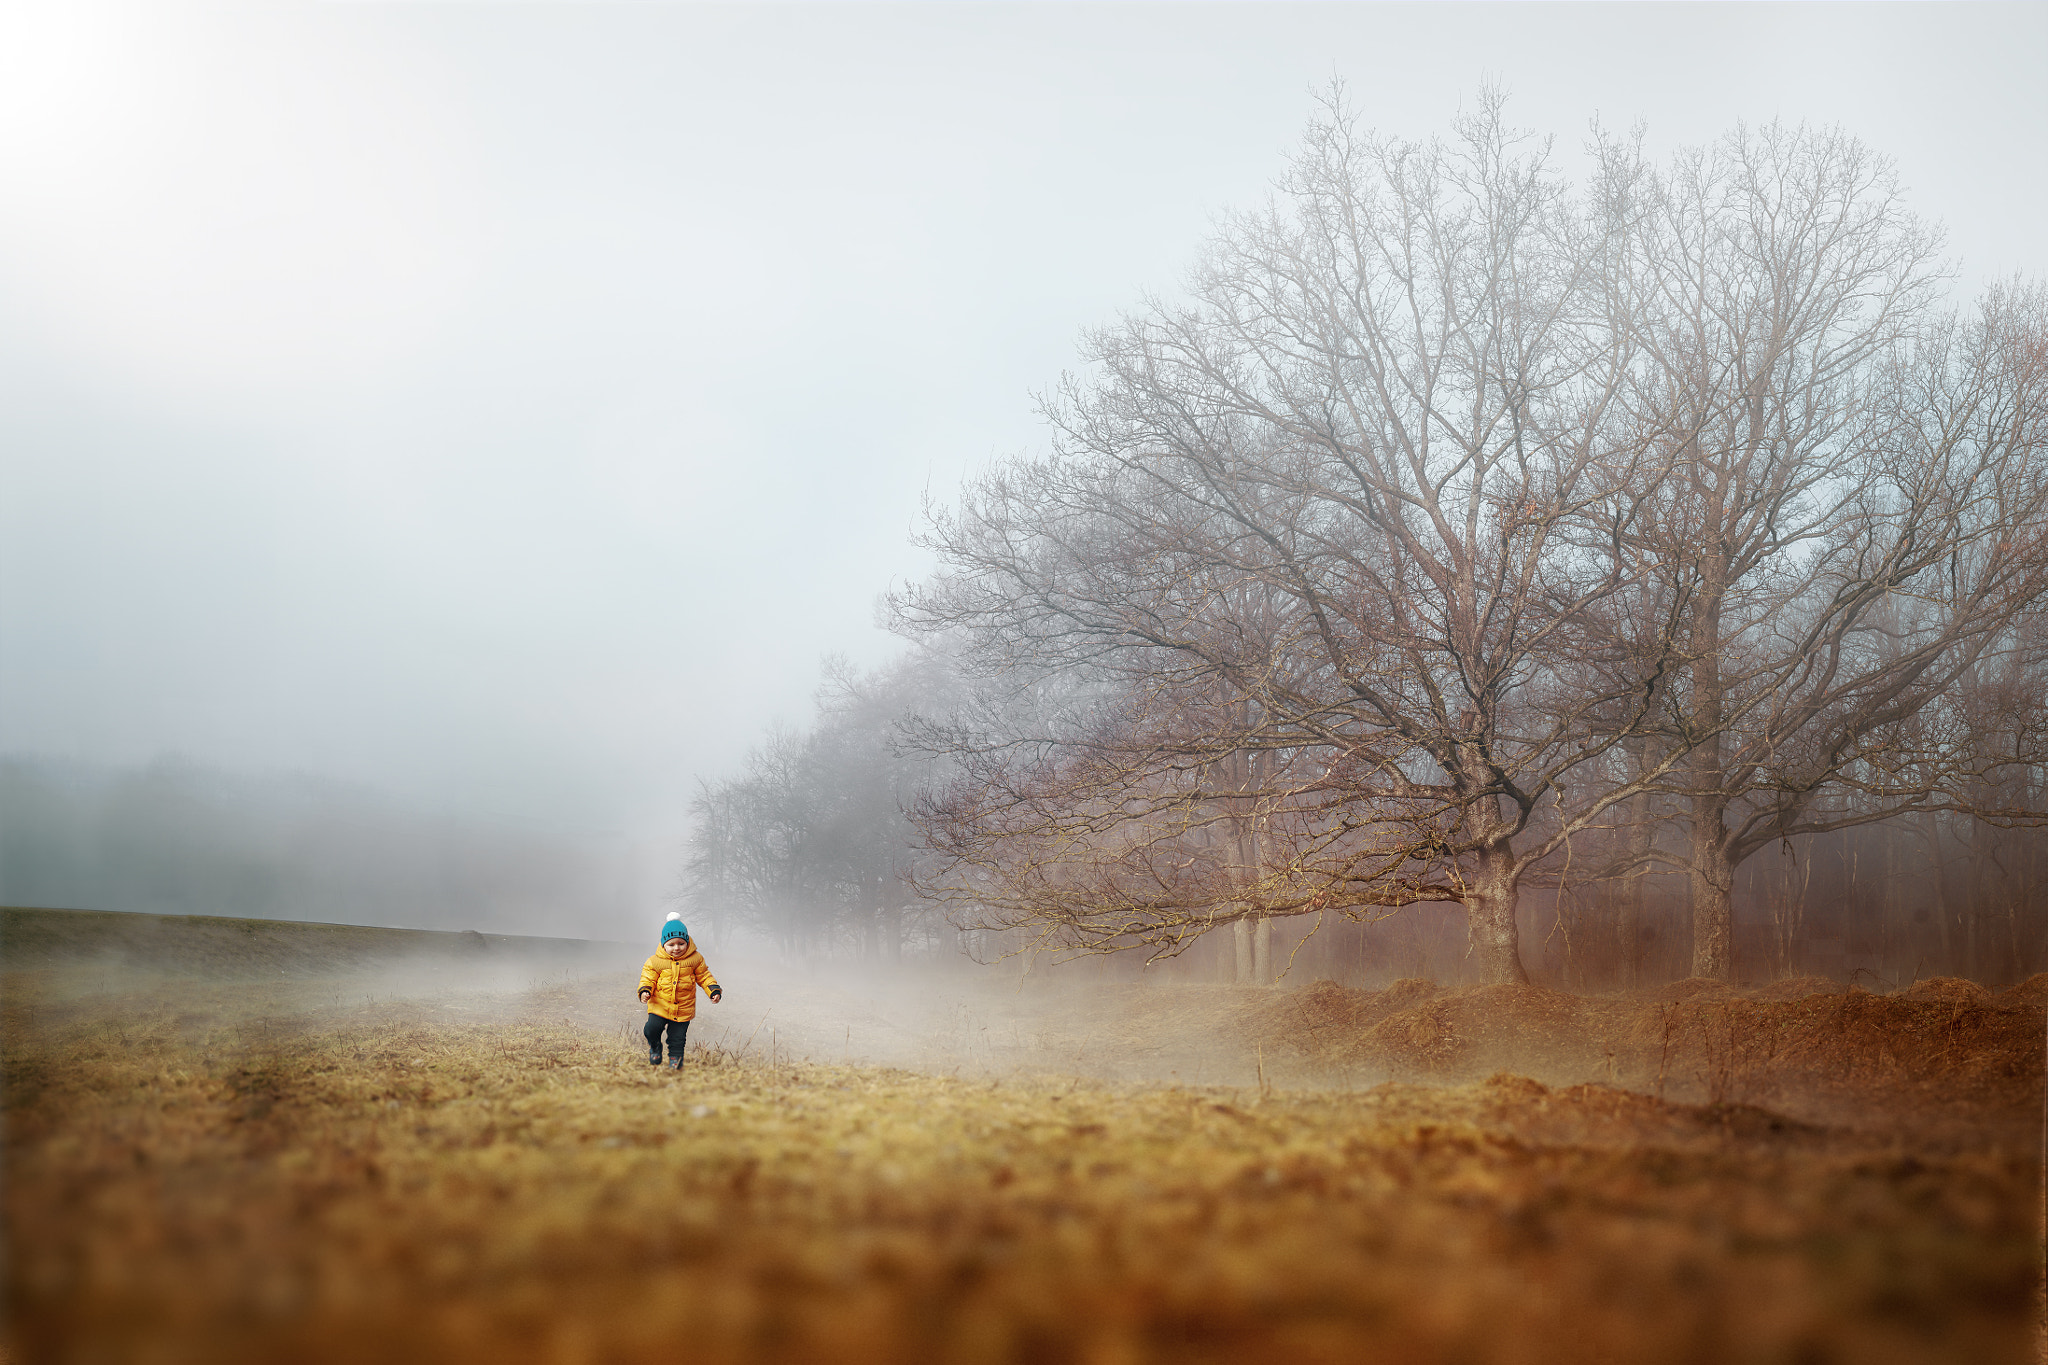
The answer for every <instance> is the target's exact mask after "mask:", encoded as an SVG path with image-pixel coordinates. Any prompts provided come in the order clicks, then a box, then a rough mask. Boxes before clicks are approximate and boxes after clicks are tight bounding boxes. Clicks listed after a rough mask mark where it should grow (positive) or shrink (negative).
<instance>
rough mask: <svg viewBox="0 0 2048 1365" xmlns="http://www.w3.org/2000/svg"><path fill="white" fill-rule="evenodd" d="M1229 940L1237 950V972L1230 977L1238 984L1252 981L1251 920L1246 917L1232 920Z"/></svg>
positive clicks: (1243, 984)
mask: <svg viewBox="0 0 2048 1365" xmlns="http://www.w3.org/2000/svg"><path fill="white" fill-rule="evenodd" d="M1230 942H1231V945H1232V946H1233V947H1234V948H1236V950H1237V973H1236V975H1235V976H1233V977H1231V980H1233V981H1235V982H1236V983H1237V984H1238V985H1240V986H1249V985H1251V983H1252V922H1251V921H1250V920H1248V919H1240V920H1232V921H1231V923H1230Z"/></svg>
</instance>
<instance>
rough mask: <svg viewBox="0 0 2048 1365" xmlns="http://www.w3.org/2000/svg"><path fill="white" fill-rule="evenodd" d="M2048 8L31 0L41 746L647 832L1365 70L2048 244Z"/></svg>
mask: <svg viewBox="0 0 2048 1365" xmlns="http://www.w3.org/2000/svg"><path fill="white" fill-rule="evenodd" d="M2043 70H2048V6H2039V5H2023V6H2011V7H2005V6H1982V7H1979V6H1968V5H1939V6H1929V7H1917V6H1910V5H1884V6H1875V7H1863V6H1857V5H1846V4H1844V5H1819V6H1808V7H1798V6H1795V7H1771V6H1755V5H1714V6H1699V7H1688V6H1648V5H1643V6H1633V5H1613V6H1589V7H1571V6H1567V7H1549V6H1542V5H1533V4H1532V5H1508V6H1497V7H1496V6H1473V7H1464V6H1454V5H1426V6H1387V7H1380V6H1370V5H1361V6H1342V5H1318V6H1309V7H1300V8H1294V7H1288V6H1280V5H1257V6H1233V5H1201V6H1193V7H1182V6H1176V5H1163V4H1143V5H1123V6H1108V5H1087V4H1058V5H1051V4H1046V5H1030V6H1001V5H964V4H963V5H946V6H934V7H922V6H880V7H868V6H860V5H832V6H825V7H810V8H803V7H798V8H783V7H774V6H767V5H740V6H728V7H716V8H698V7H689V6H666V5H654V4H631V5H577V4H554V5H548V4H520V5H494V4H462V5H431V6H430V5H409V4H329V5H298V4H270V5H251V6H209V7H189V6H182V5H176V4H169V3H151V4H148V5H145V6H139V7H134V8H125V9H123V8H102V7H96V6H92V5H89V4H81V3H74V0H47V2H46V3H34V2H33V0H30V2H29V3H21V0H14V3H11V4H6V5H0V480H4V482H0V750H16V751H22V750H26V751H32V752H37V753H43V754H49V755H55V756H64V757H76V758H85V759H93V760H99V761H109V762H120V763H125V762H134V761H144V760H147V759H149V758H151V757H152V756H155V755H157V754H159V753H162V752H166V751H177V752H181V753H184V754H187V755H190V756H193V757H195V758H198V759H201V760H202V761H206V762H211V763H216V764H220V765H223V766H228V767H237V768H255V769H275V768H286V769H299V770H305V771H309V772H316V773H323V774H331V775H335V776H340V777H345V778H351V779H359V780H366V781H370V782H373V783H376V784H378V785H380V786H382V787H385V788H387V789H389V790H391V791H393V792H395V793H398V794H400V795H402V796H404V797H406V798H408V799H410V800H414V801H419V802H424V803H428V804H431V805H433V806H435V807H437V808H441V809H448V810H453V811H459V812H463V813H466V814H474V815H476V816H479V817H483V818H509V819H514V820H520V821H525V822H530V823H533V824H535V825H539V826H545V827H550V828H557V829H562V830H565V831H575V832H587V833H601V834H605V835H609V836H623V837H625V838H628V839H631V840H639V841H642V843H643V844H644V846H645V847H646V848H648V849H649V850H651V852H650V854H649V856H650V857H651V858H652V859H654V860H655V861H656V862H662V861H664V860H666V859H669V858H670V857H671V856H672V851H673V849H674V847H675V845H676V844H677V842H678V841H679V839H680V837H681V834H682V808H683V807H684V805H685V804H686V803H687V800H688V796H689V791H690V787H691V783H692V779H693V777H694V775H696V774H699V773H703V774H707V775H712V774H717V773H720V772H723V771H725V770H727V769H728V768H729V767H730V766H731V765H732V764H733V763H734V762H735V760H736V759H737V758H738V757H739V756H740V755H741V753H742V752H743V751H744V750H745V748H746V747H747V746H748V745H749V744H751V743H753V742H754V741H755V740H756V738H757V737H758V735H759V733H760V731H761V730H762V728H763V727H764V726H766V725H767V724H768V723H769V722H770V721H772V720H774V719H776V718H782V719H785V720H788V721H792V722H799V723H800V722H802V721H803V720H804V719H805V717H806V715H807V713H808V706H809V697H810V694H811V692H812V690H813V689H814V687H815V686H816V683H817V665H818V660H819V657H820V656H821V655H822V654H824V653H825V652H827V651H834V650H837V651H844V652H847V653H850V654H852V655H853V656H854V657H855V658H857V659H861V660H865V661H878V660H880V659H881V658H883V657H885V656H886V655H887V654H888V653H889V652H891V651H892V650H893V648H894V645H893V643H892V642H891V641H890V639H889V638H888V637H887V636H885V635H883V634H881V633H880V632H878V631H877V630H876V629H875V628H874V626H873V614H874V613H873V604H874V599H875V597H876V595H877V594H878V593H879V592H880V591H882V590H883V589H885V588H886V587H888V585H889V584H890V583H891V581H892V580H899V579H902V578H904V577H908V576H915V575H916V574H918V573H919V572H920V571H921V570H922V568H923V567H924V565H923V561H922V559H921V558H920V556H919V554H918V553H917V552H916V551H914V550H913V549H912V548H911V547H910V546H909V545H908V544H907V542H906V538H907V534H908V532H909V530H910V528H911V527H912V525H913V523H914V522H915V521H916V519H917V517H918V508H919V501H920V498H921V496H922V495H923V493H924V491H925V490H926V489H927V488H930V489H931V490H932V491H933V492H934V493H935V494H937V495H940V496H942V497H943V496H945V495H947V494H948V493H949V492H950V490H951V489H952V488H953V487H954V486H956V485H957V483H958V481H959V479H960V477H961V476H962V475H963V474H964V473H965V472H967V471H969V470H970V469H972V468H974V467H975V466H977V465H979V464H981V463H982V462H984V461H987V460H989V459H990V458H992V457H995V456H999V455H1003V454H1008V453H1011V452H1015V451H1019V450H1024V449H1029V448H1032V447H1034V446H1036V445H1038V444H1039V443H1040V441H1041V439H1042V438H1041V434H1040V431H1039V428H1038V426H1037V423H1036V421H1035V419H1034V417H1033V415H1032V399H1031V395H1032V393H1033V392H1034V391H1036V390H1038V389H1041V388H1043V387H1044V386H1045V385H1046V384H1047V383H1048V382H1049V381H1051V380H1053V379H1054V378H1055V377H1056V376H1057V375H1058V373H1059V372H1060V370H1061V369H1062V368H1063V367H1066V366H1069V365H1071V364H1072V363H1073V356H1074V343H1075V340H1076V335H1077V333H1078V331H1079V330H1080V329H1081V328H1083V327H1084V326H1087V325H1091V324H1094V323H1097V322H1100V321H1104V320H1107V319H1108V318H1110V317H1111V316H1112V315H1114V314H1115V313H1116V312H1117V311H1118V310H1120V309H1122V308H1125V307H1127V306H1129V305H1130V304H1131V303H1132V302H1133V301H1134V300H1135V299H1136V297H1137V295H1138V294H1139V293H1140V292H1141V291H1142V290H1144V289H1147V288H1154V289H1164V288H1170V287H1171V285H1172V283H1173V280H1174V278H1175V275H1176V272H1177V271H1178V269H1179V268H1180V267H1181V266H1182V265H1184V264H1185V263H1186V262H1187V261H1188V260H1189V259H1190V257H1191V255H1192V253H1193V251H1194V249H1195V247H1196V245H1197V244H1198V243H1199V241H1200V240H1201V239H1202V237H1203V236H1204V235H1205V234H1206V232H1207V231H1208V230H1209V225H1210V223H1211V222H1212V221H1213V219H1214V217H1215V215H1217V214H1218V213H1220V212H1223V211H1226V210H1228V209H1229V208H1231V207H1233V206H1239V205H1246V204H1250V203H1252V202H1254V201H1256V200H1257V199H1258V198H1259V197H1260V196H1261V195H1262V194H1263V192H1264V189H1265V186H1266V185H1267V183H1268V182H1269V181H1270V179H1271V178H1272V177H1273V176H1274V175H1275V174H1276V173H1277V171H1278V170H1279V167H1280V162H1281V158H1282V156H1283V154H1284V153H1285V151H1286V150H1287V148H1288V147H1289V145H1290V144H1291V143H1292V142H1293V141H1294V139H1295V137H1296V136H1297V134H1298V132H1299V130H1300V128H1301V126H1302V125H1303V123H1304V122H1305V120H1306V119H1307V117H1308V115H1309V113H1310V110H1311V90H1312V88H1313V87H1316V86H1318V85H1320V84H1322V83H1324V82H1326V81H1327V80H1328V79H1329V78H1330V76H1331V75H1332V74H1333V73H1336V74H1341V75H1342V76H1344V77H1345V78H1346V79H1347V80H1348V81H1349V82H1350V85H1351V88H1352V91H1353V94H1354V96H1355V97H1356V100H1357V102H1358V104H1359V107H1360V108H1361V110H1362V112H1363V113H1364V115H1365V117H1366V119H1367V121H1368V122H1371V123H1373V124H1376V125H1378V126H1379V127H1381V128H1383V129H1386V130H1389V131H1397V132H1403V133H1412V134H1427V133H1430V132H1433V131H1437V130H1440V129H1442V128H1443V127H1444V126H1445V124H1446V122H1447V120H1448V119H1449V117H1450V116H1451V115H1452V114H1453V113H1454V111H1455V110H1456V109H1457V107H1458V106H1459V104H1460V102H1461V101H1467V102H1469V100H1470V99H1471V97H1472V95H1473V93H1474V92H1475V90H1476V89H1477V88H1478V86H1479V85H1480V83H1481V82H1482V81H1483V80H1485V79H1488V78H1495V79H1498V80H1500V81H1502V82H1503V83H1504V84H1505V85H1506V86H1507V87H1508V88H1509V89H1510V90H1511V91H1512V92H1513V102H1512V112H1513V114H1514V115H1515V116H1516V118H1517V120H1518V121H1520V122H1522V123H1525V124H1527V125H1529V126H1532V127H1535V128H1538V129H1541V130H1545V131H1551V132H1555V133H1556V134H1557V135H1558V136H1559V139H1560V143H1561V144H1562V145H1564V146H1566V147H1571V146H1576V144H1577V143H1578V141H1579V140H1580V138H1581V136H1582V134H1583V131H1584V129H1585V126H1586V122H1587V120H1588V119H1589V118H1591V117H1593V116H1595V115H1597V116H1599V117H1600V118H1601V119H1602V120H1604V121H1605V122H1606V123H1608V124H1610V125H1613V126H1622V127H1625V126H1627V125H1629V124H1630V123H1632V122H1634V121H1636V120H1638V119H1641V120H1644V121H1646V122H1647V124H1648V128H1649V132H1650V136H1651V140H1652V142H1653V145H1656V146H1659V147H1668V146H1671V145H1675V144H1677V143H1682V142H1694V141H1702V140H1705V139H1708V138H1711V137H1713V136H1715V135H1716V134H1718V133H1719V132H1721V131H1722V130H1724V129H1725V128H1727V127H1728V126H1729V125H1730V124H1732V123H1733V122H1734V121H1735V120H1737V119H1747V120H1750V121H1763V120H1767V119H1770V118H1772V117H1780V116H1782V117H1784V118H1787V119H1792V120H1798V119H1808V120H1815V121H1822V122H1839V123H1841V124H1843V125H1845V126H1846V127H1847V128H1849V129H1850V130H1851V131H1852V132H1855V133H1856V134H1858V135H1859V136H1861V137H1863V138H1864V139H1865V140H1867V141H1869V142H1871V143H1872V144H1874V145H1876V146H1877V147H1879V148H1880V149H1882V150H1884V151H1886V152H1888V153H1890V154H1891V155H1893V156H1894V157H1896V158H1897V160H1898V162H1899V164H1900V167H1901V170H1902V173H1903V177H1904V179H1905V181H1906V182H1907V184H1908V185H1909V186H1910V187H1911V189H1912V191H1913V195H1914V200H1915V203H1916V205H1917V207H1919V208H1920V209H1921V210H1922V211H1923V212H1924V213H1926V214H1927V215H1929V216H1931V217H1937V218H1940V219H1941V220H1943V221H1944V222H1945V223H1946V224H1947V227H1948V231H1949V244H1950V248H1951V251H1952V252H1953V254H1954V255H1955V256H1956V257H1957V258H1958V259H1959V262H1960V265H1961V268H1962V271H1963V275H1964V278H1965V280H1966V281H1968V282H1970V283H1972V284H1974V283H1975V282H1978V281H1981V280H1983V279H1985V278H1987V277H1989V276H1991V275H1994V274H1998V273H2004V272H2012V271H2021V272H2026V273H2031V274H2035V275H2041V274H2048V245H2044V242H2048V237H2044V234H2043V232H2042V228H2041V224H2042V223H2043V222H2044V221H2048V175H2044V171H2048V164H2044V162H2048V155H2044V151H2043V134H2044V132H2048V99H2044V98H2043V96H2042V93H2041V73H2042V71H2043Z"/></svg>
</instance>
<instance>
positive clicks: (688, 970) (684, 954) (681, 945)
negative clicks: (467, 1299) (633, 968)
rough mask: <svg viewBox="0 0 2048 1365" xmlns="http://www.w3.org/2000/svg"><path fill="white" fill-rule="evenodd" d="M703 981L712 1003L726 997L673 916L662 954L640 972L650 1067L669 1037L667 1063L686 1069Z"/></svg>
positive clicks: (666, 927)
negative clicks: (685, 1054)
mask: <svg viewBox="0 0 2048 1365" xmlns="http://www.w3.org/2000/svg"><path fill="white" fill-rule="evenodd" d="M699 982H702V983H703V985H704V989H705V993H706V994H707V995H709V996H710V997H711V1003H712V1004H714V1005H715V1004H717V1003H718V1001H719V998H720V997H721V996H722V995H724V994H725V992H723V991H721V990H720V989H719V988H718V978H717V977H715V976H713V975H712V974H711V968H709V967H707V966H705V965H704V955H703V954H702V953H700V952H698V951H697V949H696V946H695V945H694V944H692V943H691V942H690V931H689V929H688V928H686V927H684V924H683V917H682V916H681V915H670V916H669V917H668V922H667V923H666V924H664V925H662V926H661V951H660V952H658V953H656V954H655V955H654V956H653V957H650V958H648V959H647V964H646V965H645V966H643V967H642V968H641V969H640V998H641V999H642V1000H644V1001H646V1002H647V1027H646V1028H645V1029H643V1030H642V1032H644V1033H645V1034H646V1035H647V1064H648V1065H649V1066H660V1065H661V1035H662V1034H663V1033H664V1032H666V1033H667V1034H668V1064H669V1065H670V1066H671V1067H673V1068H674V1069H675V1070H677V1071H681V1070H682V1069H683V1040H684V1039H686V1038H688V1037H689V1036H690V1021H691V1020H692V1019H694V1018H696V1017H697V985H698V983H699Z"/></svg>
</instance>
